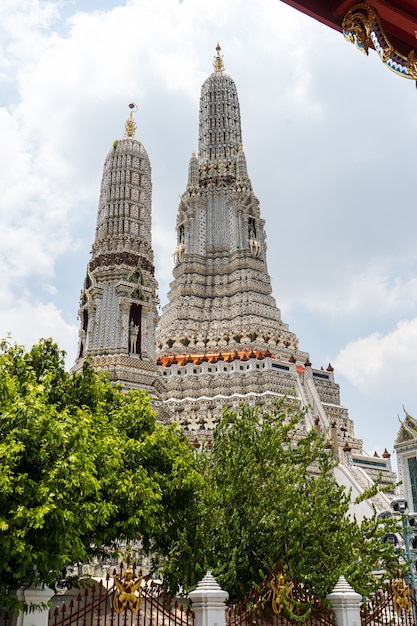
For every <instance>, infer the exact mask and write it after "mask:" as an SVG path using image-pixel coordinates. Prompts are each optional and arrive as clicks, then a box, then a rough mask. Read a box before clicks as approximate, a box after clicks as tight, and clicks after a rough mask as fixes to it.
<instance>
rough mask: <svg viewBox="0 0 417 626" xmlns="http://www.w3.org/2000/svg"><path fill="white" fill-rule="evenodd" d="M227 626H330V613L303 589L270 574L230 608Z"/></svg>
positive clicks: (331, 622) (296, 584) (297, 584)
mask: <svg viewBox="0 0 417 626" xmlns="http://www.w3.org/2000/svg"><path fill="white" fill-rule="evenodd" d="M226 622H227V626H255V625H256V626H295V625H297V626H300V623H301V624H306V625H308V626H319V625H322V626H334V625H335V624H336V619H335V615H334V612H333V611H332V609H330V608H329V607H327V606H325V605H324V604H323V603H322V602H321V601H320V600H319V599H318V598H316V597H315V596H313V595H312V594H311V593H309V592H308V591H307V589H306V588H305V587H304V586H303V585H301V584H299V583H297V582H296V581H294V580H291V579H290V578H289V577H285V578H284V576H283V574H282V573H281V572H277V571H275V572H273V573H272V574H271V575H270V576H269V577H268V578H266V579H265V580H264V581H263V582H262V583H261V585H259V587H258V588H257V589H254V590H253V591H252V592H251V593H250V594H249V595H248V597H247V598H245V599H244V600H243V602H239V604H237V605H236V606H234V607H232V608H230V609H229V610H228V614H227V619H226Z"/></svg>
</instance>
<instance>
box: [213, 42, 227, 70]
mask: <svg viewBox="0 0 417 626" xmlns="http://www.w3.org/2000/svg"><path fill="white" fill-rule="evenodd" d="M216 50H217V55H216V56H215V57H214V61H213V67H214V71H215V72H224V64H223V57H222V56H221V55H220V50H221V47H220V44H219V43H218V44H217V46H216Z"/></svg>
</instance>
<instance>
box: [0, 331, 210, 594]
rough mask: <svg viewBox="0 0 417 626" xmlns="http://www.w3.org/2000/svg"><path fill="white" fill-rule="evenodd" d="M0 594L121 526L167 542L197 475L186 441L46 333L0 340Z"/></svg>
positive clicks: (153, 548)
mask: <svg viewBox="0 0 417 626" xmlns="http://www.w3.org/2000/svg"><path fill="white" fill-rule="evenodd" d="M0 476H1V480H0V554H1V558H0V598H1V600H2V601H4V602H8V601H10V597H9V595H8V594H9V591H10V590H12V589H14V588H16V587H19V586H21V585H26V586H29V585H31V584H36V583H46V584H49V585H51V584H54V582H56V581H57V580H59V579H60V578H62V576H63V573H64V572H65V569H66V568H67V567H68V566H70V565H72V564H74V563H76V562H88V561H89V560H91V558H92V556H93V555H94V554H95V553H97V552H99V551H100V550H101V549H102V547H103V546H109V545H111V543H112V542H113V541H114V540H115V539H118V538H119V537H120V536H123V537H125V538H127V539H137V538H140V539H141V541H142V544H143V546H144V549H145V551H149V552H152V554H154V555H155V556H156V557H157V556H158V555H159V554H167V553H168V552H169V551H170V548H171V543H172V544H174V543H175V542H176V541H177V538H178V537H179V536H180V535H181V532H182V526H183V522H184V519H186V518H187V510H188V508H189V507H190V504H191V503H194V497H195V496H194V492H195V489H196V488H197V487H199V485H200V482H201V480H200V473H199V471H198V469H197V467H196V461H195V455H194V450H193V448H192V447H191V446H190V445H189V443H188V442H187V441H186V440H185V438H184V436H183V435H182V434H181V433H180V432H179V431H178V430H177V429H176V428H175V427H174V426H164V425H162V424H161V423H159V422H157V421H156V419H155V415H154V413H153V411H152V407H151V404H150V400H149V397H148V396H147V395H146V394H144V393H142V392H130V393H129V394H124V393H122V392H121V391H120V390H118V389H115V388H114V387H112V385H111V384H110V382H109V381H108V379H107V378H106V377H102V376H98V375H97V374H96V373H95V372H94V371H93V370H92V369H91V367H89V366H88V365H86V366H85V367H84V370H83V372H82V373H80V374H77V375H74V376H71V375H70V374H69V373H68V372H66V370H65V366H64V353H63V352H61V351H59V350H58V348H57V346H56V344H54V343H53V342H52V340H43V341H41V342H40V343H39V344H37V345H35V346H34V347H33V348H32V349H31V350H30V351H28V352H26V351H25V350H24V349H23V348H22V347H21V346H12V345H9V344H8V343H7V342H4V341H3V342H2V343H1V345H0Z"/></svg>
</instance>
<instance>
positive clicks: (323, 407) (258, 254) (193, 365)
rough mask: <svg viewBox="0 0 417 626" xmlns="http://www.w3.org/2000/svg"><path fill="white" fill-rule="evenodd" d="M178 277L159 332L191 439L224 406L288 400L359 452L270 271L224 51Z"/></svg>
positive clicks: (209, 92)
mask: <svg viewBox="0 0 417 626" xmlns="http://www.w3.org/2000/svg"><path fill="white" fill-rule="evenodd" d="M176 230H177V246H176V250H175V254H174V259H175V268H174V272H173V274H174V280H173V282H172V283H171V286H170V291H169V294H168V300H169V302H168V304H167V305H166V306H165V307H164V309H163V313H162V316H161V320H160V327H159V330H158V331H157V335H156V348H157V356H158V361H157V362H158V365H159V368H160V371H161V373H162V376H163V378H164V381H165V383H166V392H165V394H164V404H165V406H166V407H167V408H169V410H170V412H171V413H172V414H173V416H174V419H175V421H176V422H177V423H179V424H180V425H181V426H182V427H183V428H184V429H185V431H186V432H188V434H189V436H190V437H191V438H192V439H194V438H197V439H198V440H201V439H204V438H205V437H210V434H211V432H212V430H213V428H214V426H215V425H216V424H217V423H218V421H219V420H220V417H221V414H222V411H223V408H224V407H226V406H228V407H232V408H236V409H237V408H238V407H239V405H240V404H241V403H242V402H246V403H248V404H250V405H258V406H263V405H269V404H271V403H272V402H273V401H274V399H275V398H277V397H282V396H283V395H284V394H288V395H289V396H290V397H294V398H296V399H297V400H298V401H299V403H300V405H301V406H306V407H307V406H308V405H310V406H309V408H308V410H307V413H306V416H305V424H304V426H305V428H306V429H309V428H313V427H314V428H318V429H321V430H323V431H327V432H329V434H330V430H332V425H333V435H334V439H337V438H338V439H339V440H340V442H341V443H342V442H343V440H345V439H346V437H348V438H349V441H350V445H351V447H352V448H354V450H355V451H357V452H360V450H361V441H359V440H356V439H355V438H354V434H353V423H352V422H351V421H350V420H349V419H348V415H347V410H346V409H345V408H344V407H342V406H341V405H340V396H339V386H338V385H337V384H336V383H335V382H334V376H333V369H332V368H331V366H329V367H328V369H327V370H326V371H324V370H314V369H313V368H312V367H311V363H310V360H309V355H308V353H307V352H303V351H301V350H300V349H299V343H298V339H297V337H296V335H295V334H294V333H293V332H291V331H290V330H289V327H288V325H287V324H285V323H284V322H283V321H282V320H281V312H280V310H279V309H278V308H277V306H276V302H275V299H274V298H273V296H272V288H271V279H270V276H269V274H268V270H267V265H266V234H265V229H264V220H263V219H262V217H261V213H260V208H259V202H258V200H257V198H256V196H255V194H254V192H253V189H252V184H251V180H250V178H249V175H248V170H247V165H246V159H245V154H244V151H243V147H242V132H241V119H240V109H239V100H238V94H237V89H236V85H235V83H234V81H233V80H232V78H231V77H230V76H228V74H226V72H225V69H224V65H223V59H222V57H221V55H220V47H219V46H218V47H217V55H216V57H215V59H214V72H213V73H212V74H211V75H210V76H209V77H208V78H207V79H206V81H205V82H204V84H203V86H202V88H201V98H200V120H199V149H198V156H196V155H195V154H193V155H192V157H191V160H190V164H189V170H188V184H187V188H186V190H185V192H184V193H183V195H182V197H181V201H180V206H179V209H178V217H177V224H176Z"/></svg>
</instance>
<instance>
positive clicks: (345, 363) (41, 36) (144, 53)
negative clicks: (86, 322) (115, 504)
mask: <svg viewBox="0 0 417 626" xmlns="http://www.w3.org/2000/svg"><path fill="white" fill-rule="evenodd" d="M217 41H219V42H220V44H221V46H222V54H223V56H224V63H225V67H226V71H227V73H229V74H230V75H231V76H232V77H233V78H234V80H235V82H236V84H237V87H238V92H239V98H240V105H241V114H242V128H243V142H244V149H245V153H246V158H247V162H248V169H249V174H250V176H251V178H252V183H253V186H254V190H255V193H256V194H257V196H258V197H259V199H260V202H261V211H262V215H263V217H264V219H265V220H266V229H267V234H268V269H269V273H270V274H271V276H272V280H273V288H274V295H275V297H276V300H277V304H278V306H279V307H280V308H281V310H282V316H283V319H284V321H285V322H287V323H288V324H289V325H290V328H291V330H293V331H294V332H296V333H297V335H298V337H299V340H300V347H301V348H302V349H303V350H306V351H308V352H309V353H310V358H311V361H312V364H313V366H314V367H320V366H322V365H323V366H324V367H326V366H327V364H328V363H329V362H331V363H332V364H333V365H334V367H335V374H336V379H337V381H338V382H339V383H340V385H341V394H342V402H343V404H345V405H346V406H347V407H348V409H349V414H350V417H351V418H352V419H354V421H355V425H356V435H357V436H358V437H361V438H363V439H364V444H365V449H366V450H368V451H369V452H371V453H373V451H374V450H375V449H376V450H377V451H378V452H379V453H380V454H381V452H382V451H383V449H384V447H385V446H386V447H387V448H388V449H389V450H390V451H391V452H392V447H393V441H394V438H395V435H396V433H397V431H398V427H399V423H398V419H397V415H398V414H400V415H402V405H403V404H404V405H405V406H406V408H407V410H408V411H409V412H410V413H411V414H414V415H415V416H416V417H417V393H416V373H415V360H416V358H417V246H416V233H417V212H416V210H415V206H414V203H415V191H414V188H415V155H414V151H415V146H416V145H417V93H416V89H415V85H414V84H413V82H412V81H409V80H406V79H402V78H399V77H397V76H396V75H394V74H392V73H391V72H390V71H389V70H388V69H386V68H385V67H384V66H383V65H382V63H381V62H380V61H379V59H378V58H377V56H376V54H375V53H371V54H370V56H369V57H365V56H364V55H362V54H360V53H359V52H358V51H357V50H356V49H355V48H354V46H353V45H352V44H349V43H348V42H346V41H345V40H344V39H343V37H342V35H341V34H339V33H336V32H333V31H331V30H329V29H327V28H325V27H324V26H322V25H320V24H319V23H317V22H315V21H314V20H312V19H310V18H307V17H306V16H304V15H302V14H300V13H298V12H297V11H295V10H294V9H292V8H290V7H288V6H287V5H285V4H284V3H282V2H280V0H257V2H248V1H247V0H227V2H225V1H224V0H210V2H207V1H206V0H183V1H182V2H179V1H178V0H125V1H123V0H101V1H100V2H99V1H98V0H56V1H52V2H51V1H47V0H2V1H1V4H0V83H1V84H0V137H1V141H0V189H1V192H0V336H3V337H5V336H7V335H8V334H11V336H12V338H13V340H14V341H16V342H18V343H24V344H26V346H28V347H29V346H31V345H32V344H33V343H35V342H36V341H38V339H39V338H40V337H43V336H46V337H49V336H52V337H53V338H54V339H55V340H56V341H57V342H58V343H59V345H60V346H61V348H63V349H65V350H66V352H67V354H68V365H69V366H70V365H71V364H72V362H73V360H74V356H75V350H76V345H77V333H78V322H77V308H78V300H79V294H80V290H81V286H82V281H83V278H84V274H85V268H86V264H87V262H88V259H89V252H90V248H91V244H92V242H93V239H94V231H95V220H96V214H97V202H98V194H99V186H100V179H101V172H102V166H103V162H104V158H105V155H106V153H107V151H108V150H109V148H110V147H111V146H112V144H113V141H114V140H115V139H118V138H121V137H122V136H123V126H124V122H125V119H126V118H127V116H128V112H129V109H128V106H127V105H128V103H129V102H132V101H133V102H136V103H137V105H138V108H139V110H138V113H137V114H136V120H137V124H138V131H137V137H138V139H140V140H141V141H142V143H143V144H144V145H145V147H146V149H147V151H148V153H149V155H150V158H151V162H152V169H153V188H154V193H153V221H154V233H153V241H154V250H155V258H156V267H157V278H158V281H159V288H160V298H161V302H162V304H164V303H165V302H166V293H167V289H168V283H169V281H170V279H171V272H172V252H173V249H174V247H175V235H174V225H175V218H176V211H177V207H178V198H179V195H180V194H181V193H182V192H183V191H184V188H185V184H186V176H187V168H188V160H189V157H190V155H191V152H192V151H193V150H196V149H197V125H198V100H199V92H200V86H201V84H202V82H203V81H204V79H205V78H206V77H207V76H208V74H210V73H211V71H212V59H213V56H214V54H215V46H216V44H217Z"/></svg>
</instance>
